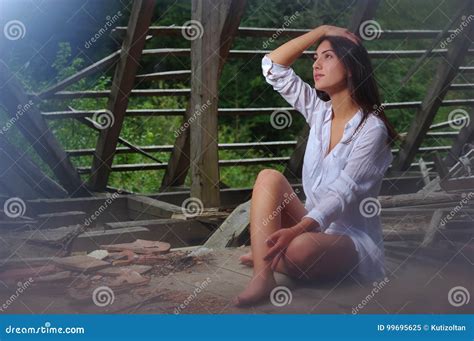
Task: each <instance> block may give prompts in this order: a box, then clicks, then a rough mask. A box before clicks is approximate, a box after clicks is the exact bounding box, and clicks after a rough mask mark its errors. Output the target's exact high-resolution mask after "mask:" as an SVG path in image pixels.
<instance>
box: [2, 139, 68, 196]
mask: <svg viewBox="0 0 474 341" xmlns="http://www.w3.org/2000/svg"><path fill="white" fill-rule="evenodd" d="M0 160H2V162H0V182H1V184H2V186H1V187H2V188H4V193H5V194H7V195H10V196H13V195H14V196H18V197H21V198H24V199H33V198H39V197H43V198H65V197H67V195H68V194H67V192H66V191H65V190H64V188H62V187H61V186H59V185H58V184H57V183H56V182H55V181H54V180H52V179H51V178H49V177H48V176H47V175H46V174H44V173H43V172H42V171H41V170H40V169H39V167H38V166H37V165H36V164H35V163H33V161H31V160H30V158H29V157H28V155H27V154H26V153H21V152H20V151H19V150H18V149H17V148H16V147H15V146H13V145H12V144H11V143H10V142H9V141H8V140H7V139H6V137H5V136H3V135H0ZM0 192H1V191H0Z"/></svg>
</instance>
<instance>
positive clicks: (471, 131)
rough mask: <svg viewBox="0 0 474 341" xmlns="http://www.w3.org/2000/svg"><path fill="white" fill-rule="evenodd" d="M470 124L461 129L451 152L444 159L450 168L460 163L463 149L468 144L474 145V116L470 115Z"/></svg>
mask: <svg viewBox="0 0 474 341" xmlns="http://www.w3.org/2000/svg"><path fill="white" fill-rule="evenodd" d="M467 122H468V124H467V125H466V126H465V127H463V128H462V129H461V131H460V132H459V134H458V136H457V138H456V140H455V141H454V142H453V144H452V146H451V150H450V151H449V152H448V155H446V157H445V158H444V162H445V163H446V164H447V165H448V167H451V166H453V165H454V164H455V163H456V162H458V157H459V156H460V155H462V154H463V152H465V151H463V148H464V146H465V145H466V144H468V143H471V144H474V114H473V113H472V112H471V113H469V120H468V121H467Z"/></svg>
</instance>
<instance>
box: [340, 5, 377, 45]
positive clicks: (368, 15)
mask: <svg viewBox="0 0 474 341" xmlns="http://www.w3.org/2000/svg"><path fill="white" fill-rule="evenodd" d="M379 3H380V0H358V1H357V3H356V5H355V8H354V10H353V12H352V16H351V20H350V23H349V26H348V29H349V31H351V32H353V33H355V34H356V35H357V36H358V37H360V32H359V31H360V30H359V27H360V25H361V24H362V23H363V22H364V21H367V20H370V19H372V18H374V17H375V12H376V11H377V7H378V6H379Z"/></svg>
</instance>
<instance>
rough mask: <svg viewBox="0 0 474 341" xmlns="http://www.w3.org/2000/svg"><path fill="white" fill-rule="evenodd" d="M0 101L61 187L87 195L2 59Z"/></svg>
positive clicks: (73, 194) (0, 67)
mask: <svg viewBox="0 0 474 341" xmlns="http://www.w3.org/2000/svg"><path fill="white" fill-rule="evenodd" d="M0 101H1V102H2V103H3V104H4V106H5V108H6V112H7V114H8V115H9V116H10V122H13V125H14V127H16V128H18V129H19V131H20V132H21V133H22V135H23V136H24V137H25V139H26V140H27V141H28V142H29V143H30V144H31V145H32V146H33V148H34V149H35V151H36V152H37V154H38V155H39V156H40V157H41V159H42V160H43V161H44V162H45V163H46V164H47V165H48V166H49V167H50V168H51V170H52V171H53V173H54V174H55V176H56V178H57V179H58V181H59V183H60V184H61V186H62V187H64V189H66V190H67V191H68V193H69V194H70V195H72V196H88V195H89V192H88V191H87V189H86V188H85V187H84V186H83V183H82V180H81V178H80V177H79V174H78V173H77V171H76V169H75V168H74V166H73V165H72V163H71V161H70V160H69V157H68V156H67V154H66V152H65V151H64V150H63V149H62V147H61V146H60V144H59V142H58V141H57V140H56V137H55V136H54V135H53V133H52V132H51V130H50V129H49V127H48V125H47V124H46V122H45V120H44V118H43V117H42V116H41V113H40V111H39V110H38V109H37V108H36V106H35V104H34V103H33V101H32V100H31V99H29V98H28V96H27V95H26V93H25V91H24V89H23V88H22V86H21V84H20V82H19V81H18V80H17V79H16V77H15V75H14V74H13V73H11V71H10V70H9V69H8V67H7V65H6V64H5V63H4V62H3V61H0ZM3 128H4V127H3ZM2 133H3V130H2Z"/></svg>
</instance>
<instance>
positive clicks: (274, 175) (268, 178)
mask: <svg viewBox="0 0 474 341" xmlns="http://www.w3.org/2000/svg"><path fill="white" fill-rule="evenodd" d="M283 179H284V175H283V174H282V173H281V172H279V171H277V170H276V169H270V168H267V169H263V170H261V171H260V172H259V173H258V175H257V179H256V181H255V184H260V185H261V184H265V185H268V184H275V183H280V182H281V181H282V180H283Z"/></svg>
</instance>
